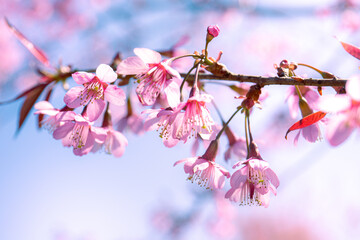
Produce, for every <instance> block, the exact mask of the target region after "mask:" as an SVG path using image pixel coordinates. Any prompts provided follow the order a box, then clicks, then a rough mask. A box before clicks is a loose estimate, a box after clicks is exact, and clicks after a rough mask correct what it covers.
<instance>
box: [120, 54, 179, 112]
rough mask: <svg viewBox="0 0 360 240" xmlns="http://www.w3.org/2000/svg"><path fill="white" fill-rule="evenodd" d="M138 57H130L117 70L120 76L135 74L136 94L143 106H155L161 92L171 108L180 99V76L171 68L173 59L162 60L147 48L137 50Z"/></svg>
mask: <svg viewBox="0 0 360 240" xmlns="http://www.w3.org/2000/svg"><path fill="white" fill-rule="evenodd" d="M134 53H135V54H136V56H134V57H128V58H127V59H125V60H124V61H122V62H121V63H120V64H119V65H118V68H117V73H118V74H125V75H132V74H135V75H136V78H137V79H138V83H139V85H138V86H137V88H136V93H137V95H138V97H139V100H140V102H141V103H142V104H143V105H153V104H154V103H155V101H156V98H157V97H158V96H159V94H160V92H163V93H164V94H165V95H166V98H167V101H168V103H169V105H170V106H171V107H174V106H176V102H177V101H178V99H179V97H180V91H179V84H180V81H181V80H180V78H181V77H180V74H179V73H178V72H177V71H176V70H174V69H173V68H172V67H170V64H171V62H172V60H171V59H168V60H163V61H162V60H161V55H160V53H158V52H155V51H153V50H151V49H147V48H135V49H134Z"/></svg>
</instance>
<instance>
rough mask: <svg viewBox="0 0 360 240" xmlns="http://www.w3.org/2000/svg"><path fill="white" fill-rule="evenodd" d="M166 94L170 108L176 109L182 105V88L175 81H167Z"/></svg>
mask: <svg viewBox="0 0 360 240" xmlns="http://www.w3.org/2000/svg"><path fill="white" fill-rule="evenodd" d="M164 92H165V95H166V99H167V102H168V104H169V106H170V107H172V108H174V107H176V106H177V105H178V104H179V103H180V88H179V85H178V84H177V83H176V82H175V81H170V80H169V81H167V83H166V84H165V86H164Z"/></svg>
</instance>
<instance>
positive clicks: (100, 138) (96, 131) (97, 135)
mask: <svg viewBox="0 0 360 240" xmlns="http://www.w3.org/2000/svg"><path fill="white" fill-rule="evenodd" d="M91 134H92V135H93V136H94V139H95V141H96V142H97V143H103V142H105V140H106V136H107V131H106V130H105V129H104V128H100V127H91Z"/></svg>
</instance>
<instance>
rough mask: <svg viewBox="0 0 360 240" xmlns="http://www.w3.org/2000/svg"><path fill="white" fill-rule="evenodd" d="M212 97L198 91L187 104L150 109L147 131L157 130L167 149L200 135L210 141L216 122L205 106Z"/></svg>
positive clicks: (145, 124)
mask: <svg viewBox="0 0 360 240" xmlns="http://www.w3.org/2000/svg"><path fill="white" fill-rule="evenodd" d="M211 99H212V97H211V96H210V95H208V94H201V95H200V94H199V93H198V91H196V93H195V94H194V96H192V97H190V98H189V99H188V100H187V102H182V103H179V104H178V105H177V107H175V108H170V107H169V108H166V109H148V110H145V111H144V112H143V113H144V114H148V117H147V118H146V120H145V123H144V129H145V130H147V131H148V130H154V129H157V130H158V131H160V137H161V138H163V141H164V144H165V146H167V147H173V146H175V145H176V144H177V143H178V141H179V140H182V141H184V142H186V141H187V140H188V139H189V138H191V137H194V136H195V137H196V136H197V135H198V134H200V135H202V136H204V138H205V139H209V137H210V134H211V133H212V132H213V129H212V128H213V126H214V125H215V122H214V121H213V119H212V118H211V116H210V113H209V110H208V109H207V108H206V106H205V104H206V103H207V102H210V101H211Z"/></svg>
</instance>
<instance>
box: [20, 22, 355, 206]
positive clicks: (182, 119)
mask: <svg viewBox="0 0 360 240" xmlns="http://www.w3.org/2000/svg"><path fill="white" fill-rule="evenodd" d="M14 31H16V30H14ZM219 33H220V29H219V27H218V26H217V25H214V26H209V27H208V29H207V35H206V44H205V49H203V50H202V51H201V53H199V52H197V51H195V52H194V53H193V54H185V55H180V56H176V55H171V54H170V55H171V56H167V57H168V58H165V59H163V57H162V55H165V54H161V53H159V52H156V51H154V50H151V49H147V48H135V49H134V54H135V56H131V57H128V58H126V59H124V60H121V59H120V57H119V56H116V57H115V58H114V60H113V63H112V64H111V65H107V64H100V65H99V66H98V67H97V69H96V70H93V71H88V72H87V71H71V67H67V68H66V67H62V68H60V69H59V70H58V72H57V75H56V74H55V75H50V74H47V73H45V72H42V71H39V72H40V74H42V76H43V78H44V81H43V82H42V83H41V84H39V85H37V86H35V87H33V88H31V89H29V90H28V91H26V92H24V93H23V94H21V95H20V96H19V97H17V98H15V100H16V99H19V98H21V97H23V96H27V97H29V96H31V97H32V99H30V100H29V99H26V100H27V101H28V102H29V101H30V102H31V101H33V102H35V101H36V99H37V98H38V97H39V96H40V94H41V93H42V91H44V89H47V90H46V91H47V94H46V98H45V101H39V102H37V103H36V104H35V105H34V107H35V109H37V111H36V112H35V114H38V115H39V125H41V126H44V127H46V128H48V129H49V130H50V131H51V133H52V135H53V137H54V138H55V139H56V140H61V142H62V144H63V145H64V146H65V147H72V150H73V152H74V154H75V155H78V156H82V155H85V154H88V153H90V152H97V151H99V150H100V149H104V151H105V152H107V153H110V154H113V155H114V156H116V157H121V156H122V155H123V154H124V152H125V148H126V146H127V145H128V141H127V139H126V137H125V136H124V135H123V133H122V132H123V131H124V129H125V127H129V128H131V129H132V131H133V132H134V133H137V134H139V133H141V132H143V131H151V130H156V131H158V133H159V136H160V138H161V139H162V141H163V144H164V145H165V146H166V147H174V146H176V145H177V144H178V143H180V142H183V143H187V142H188V141H189V139H195V144H194V147H193V149H196V148H197V146H198V145H199V142H200V141H203V142H204V143H205V145H206V151H205V153H204V154H203V155H200V156H196V154H193V155H195V156H193V157H189V158H185V159H182V160H179V161H177V162H175V164H174V166H176V165H178V164H180V163H184V172H185V173H186V174H188V180H190V181H191V182H195V183H198V185H200V186H201V187H204V188H206V189H211V190H213V189H222V188H224V187H225V186H226V179H230V181H229V184H230V189H229V190H228V191H227V192H226V193H225V198H226V199H229V200H230V201H233V202H237V203H239V204H240V205H259V206H265V207H268V206H269V199H270V193H272V194H273V195H276V193H277V188H278V187H279V184H280V182H279V179H278V177H277V175H276V174H275V172H274V171H273V170H272V169H271V168H270V165H269V163H268V162H267V161H265V160H263V159H262V157H261V155H260V153H259V149H258V147H257V145H256V144H255V141H254V139H253V136H252V132H251V127H250V117H251V115H252V114H253V107H254V106H257V107H259V108H261V101H263V100H265V98H266V97H267V94H264V93H263V90H262V87H263V85H261V84H255V85H252V86H249V85H247V84H244V83H242V84H237V85H229V87H230V88H231V89H232V90H234V91H235V92H236V93H237V94H239V95H240V96H233V97H235V98H236V99H242V101H241V103H240V104H239V105H238V107H237V108H236V111H235V112H234V114H233V115H232V116H231V117H230V118H229V120H228V121H227V122H225V120H223V117H222V116H221V113H220V110H219V109H216V108H217V107H216V105H215V104H214V97H213V96H212V95H210V94H208V93H207V92H205V87H204V84H203V83H202V82H200V80H199V76H200V75H201V74H200V72H201V71H205V70H207V71H209V72H211V73H212V74H213V75H215V76H218V77H226V76H229V75H231V74H232V73H231V72H229V71H228V70H227V68H226V67H225V65H223V64H221V63H219V60H220V58H221V55H222V52H221V51H220V53H219V55H218V57H217V59H214V58H213V57H208V51H207V48H208V44H209V43H210V42H211V41H212V40H213V39H214V38H216V37H217V36H218V35H219ZM342 44H343V46H344V48H345V49H346V50H347V51H348V52H350V53H351V54H352V55H354V51H355V50H354V49H350V50H349V48H351V47H352V46H350V45H348V44H345V43H342ZM32 51H33V52H36V53H38V54H40V51H39V50H38V49H35V47H33V48H32ZM359 51H360V50H359ZM173 52H175V51H173ZM355 55H356V56H357V57H360V52H359V53H356V54H355ZM41 56H43V57H44V58H46V57H45V55H41ZM185 57H188V58H191V59H192V60H194V63H193V66H192V67H191V69H190V70H189V72H188V73H187V74H186V75H183V76H185V77H184V78H182V76H181V74H180V73H179V72H178V71H177V70H176V67H175V66H177V65H176V64H174V62H176V61H177V60H178V59H182V58H185ZM299 65H301V66H305V67H310V68H312V69H314V70H315V71H317V72H319V73H320V74H321V75H322V76H323V77H324V78H329V76H330V77H334V78H335V76H334V75H332V74H330V73H327V72H322V71H320V70H318V69H316V68H314V67H312V66H309V65H306V64H299ZM274 66H275V69H276V70H277V74H278V76H279V77H288V78H293V79H295V80H296V81H300V82H301V81H302V78H301V77H299V76H297V75H296V74H295V70H296V69H297V68H298V64H296V63H294V62H290V63H289V62H288V61H287V60H283V61H282V62H281V63H280V65H279V66H277V65H274ZM201 69H205V70H201ZM193 70H195V74H194V75H193V79H190V78H189V76H190V75H191V72H192V71H193ZM70 76H71V77H72V79H73V80H74V82H75V83H76V84H77V86H75V87H72V88H71V89H69V90H68V91H67V92H66V94H65V96H64V98H63V102H64V104H65V106H64V107H63V108H61V109H58V108H55V107H53V106H52V104H51V103H50V102H49V101H48V100H49V98H50V95H51V93H52V87H53V85H54V84H56V83H58V82H63V84H64V83H66V80H67V78H69V77H70ZM130 79H135V80H136V84H137V86H136V90H135V93H136V96H137V99H138V104H139V105H142V106H143V107H144V108H146V109H145V110H143V111H142V113H141V116H139V115H138V114H136V113H135V111H134V106H136V105H135V104H136V103H134V101H133V100H132V99H131V93H128V94H127V96H126V94H125V92H124V90H123V89H122V87H123V86H126V85H127V87H128V90H129V89H130V87H131V83H130ZM64 85H65V84H64ZM49 86H51V87H49ZM334 89H335V90H336V93H337V94H336V95H335V96H329V95H328V96H322V89H321V87H318V88H317V91H316V89H315V88H314V87H309V86H302V85H301V84H299V85H296V86H291V87H290V88H289V89H288V91H287V93H286V100H287V102H288V106H289V113H290V114H289V115H290V116H291V117H292V118H293V119H294V118H297V116H298V113H301V119H300V120H299V121H298V122H296V123H294V124H293V125H292V126H291V127H290V128H289V130H288V132H287V133H286V136H285V138H286V137H287V134H288V133H289V132H291V131H294V130H299V132H298V134H297V135H296V136H295V138H294V143H295V144H296V143H297V142H298V139H299V137H300V136H301V135H302V136H303V138H304V139H305V140H307V141H309V142H316V141H319V140H321V136H322V135H321V128H322V127H324V126H325V127H326V139H328V141H329V142H330V144H331V145H333V146H337V145H339V144H341V143H342V142H344V141H345V140H346V139H347V138H348V137H349V136H350V134H351V133H352V132H353V131H354V130H356V129H358V128H359V127H360V108H359V107H360V78H359V77H353V78H351V79H350V80H349V81H348V82H347V84H346V87H345V88H343V87H334ZM128 92H130V91H128ZM30 93H31V94H30ZM185 93H188V97H187V98H185V99H184V95H185ZM212 103H213V105H214V108H215V109H216V110H217V113H218V114H219V117H220V119H221V122H222V123H221V125H220V124H217V123H216V122H215V121H214V119H213V117H212V113H211V111H210V110H211V108H210V107H209V105H210V104H212ZM28 105H29V104H24V106H25V107H27V106H28ZM30 105H31V104H30ZM31 106H32V105H31ZM113 106H115V107H116V106H119V107H121V108H125V109H126V110H127V112H126V113H125V115H124V116H123V117H122V118H121V119H120V120H118V121H117V122H114V121H113V116H114V115H116V114H117V112H116V111H115V113H114V112H111V111H110V108H112V107H113ZM28 111H29V109H26V108H25V110H24V111H23V112H28ZM238 112H241V113H242V114H243V115H244V120H245V134H244V135H245V137H238V136H237V135H235V134H234V133H233V132H232V130H231V129H230V126H229V123H230V121H232V119H233V117H234V116H235V115H236V114H237V113H238ZM327 114H328V115H331V114H334V115H333V116H332V117H329V118H324V117H325V115H327ZM44 116H46V117H45V118H44ZM25 117H26V115H25ZM21 118H22V120H20V121H22V122H23V121H24V117H21ZM22 122H21V123H20V126H21V124H22ZM222 133H225V136H226V138H227V139H228V142H229V144H228V148H227V149H226V151H225V156H224V159H225V161H227V162H228V161H229V159H231V158H232V159H234V158H235V159H236V160H237V162H236V163H235V164H234V165H233V168H234V169H237V170H235V171H234V172H233V173H232V174H231V173H230V172H229V171H228V170H226V169H225V168H224V167H223V166H222V165H221V164H220V163H219V162H216V161H215V160H216V158H217V155H218V148H219V142H220V137H221V136H222ZM194 152H195V151H194ZM238 168H240V169H238Z"/></svg>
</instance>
